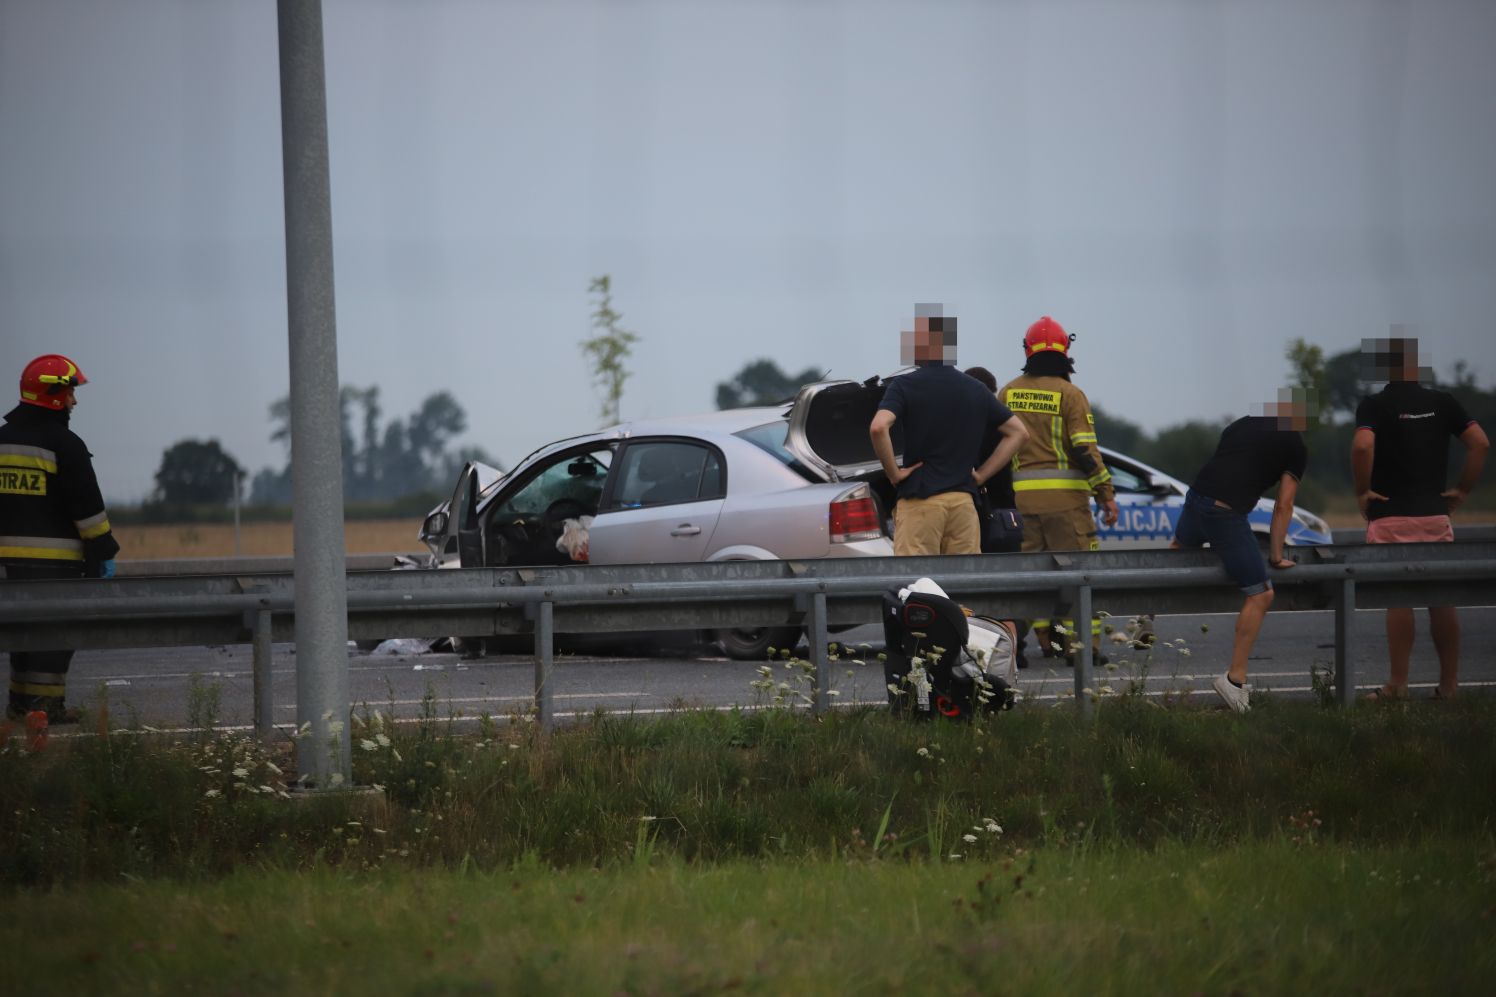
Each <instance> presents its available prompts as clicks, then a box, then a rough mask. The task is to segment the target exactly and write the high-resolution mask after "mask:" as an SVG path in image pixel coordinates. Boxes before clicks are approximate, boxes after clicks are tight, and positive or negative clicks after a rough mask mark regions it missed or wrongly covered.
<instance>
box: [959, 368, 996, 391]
mask: <svg viewBox="0 0 1496 997" xmlns="http://www.w3.org/2000/svg"><path fill="white" fill-rule="evenodd" d="M966 373H967V376H969V377H974V378H976V379H977V380H978V381H981V382H982V383H983V384H984V385H986V386H987V390H988V391H996V390H997V378H995V377H993V376H992V371H990V370H988V369H987V368H986V367H968V368H966Z"/></svg>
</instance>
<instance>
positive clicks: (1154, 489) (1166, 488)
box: [1148, 481, 1175, 498]
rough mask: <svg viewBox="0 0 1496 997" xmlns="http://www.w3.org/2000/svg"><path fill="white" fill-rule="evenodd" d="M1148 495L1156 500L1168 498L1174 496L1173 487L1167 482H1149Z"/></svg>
mask: <svg viewBox="0 0 1496 997" xmlns="http://www.w3.org/2000/svg"><path fill="white" fill-rule="evenodd" d="M1148 494H1149V495H1152V496H1154V497H1156V498H1169V497H1171V496H1173V495H1174V494H1175V491H1174V486H1173V485H1171V484H1169V483H1168V482H1167V481H1150V482H1148Z"/></svg>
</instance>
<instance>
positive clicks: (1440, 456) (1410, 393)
mask: <svg viewBox="0 0 1496 997" xmlns="http://www.w3.org/2000/svg"><path fill="white" fill-rule="evenodd" d="M1473 421H1474V420H1473V419H1471V418H1470V413H1468V412H1466V411H1465V406H1463V405H1461V404H1460V401H1459V399H1457V398H1455V397H1454V395H1451V394H1449V393H1448V392H1447V391H1435V390H1434V389H1433V388H1425V387H1424V386H1423V385H1421V384H1418V383H1416V382H1414V381H1394V382H1392V383H1391V384H1389V385H1387V386H1386V387H1385V388H1383V389H1382V390H1381V391H1379V392H1377V393H1376V394H1374V395H1370V396H1368V397H1366V398H1363V399H1362V400H1361V404H1360V405H1358V406H1356V429H1357V430H1362V429H1369V430H1371V431H1372V432H1373V433H1375V434H1376V438H1377V442H1376V456H1375V458H1374V459H1373V461H1372V464H1371V490H1372V491H1374V492H1378V493H1380V494H1382V495H1385V496H1387V501H1385V502H1372V503H1371V505H1370V506H1369V507H1368V508H1367V510H1366V514H1367V517H1368V518H1370V519H1381V518H1382V517H1383V516H1442V515H1445V514H1446V513H1448V512H1449V506H1448V504H1447V503H1446V502H1445V500H1444V499H1443V498H1442V497H1441V493H1442V492H1443V491H1444V489H1445V487H1446V484H1445V482H1446V481H1447V480H1448V476H1449V438H1450V437H1451V436H1459V435H1460V434H1461V433H1463V432H1464V431H1465V430H1466V428H1468V427H1469V425H1470V423H1471V422H1473Z"/></svg>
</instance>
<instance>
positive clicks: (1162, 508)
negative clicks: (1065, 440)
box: [1093, 447, 1331, 549]
mask: <svg viewBox="0 0 1496 997" xmlns="http://www.w3.org/2000/svg"><path fill="white" fill-rule="evenodd" d="M1099 449H1100V450H1101V457H1102V459H1103V460H1105V461H1106V467H1107V470H1109V471H1111V472H1112V486H1113V487H1114V488H1115V489H1116V492H1117V522H1116V524H1115V525H1113V526H1107V525H1106V524H1105V523H1103V522H1102V521H1101V510H1100V509H1096V508H1094V506H1093V511H1094V512H1095V514H1096V537H1097V539H1098V540H1099V541H1100V542H1101V546H1102V549H1107V548H1113V549H1115V548H1118V547H1167V546H1169V542H1170V541H1171V540H1173V539H1174V527H1175V526H1176V525H1177V524H1178V522H1179V514H1180V512H1181V511H1182V510H1183V509H1184V495H1185V492H1187V491H1189V486H1188V485H1186V484H1185V483H1184V482H1182V481H1180V480H1179V479H1178V478H1174V477H1171V476H1169V475H1167V474H1165V473H1164V472H1163V471H1160V470H1158V469H1157V468H1154V467H1149V466H1148V465H1147V464H1144V463H1143V462H1142V461H1139V460H1135V459H1133V458H1132V457H1127V456H1124V455H1123V454H1119V453H1117V452H1116V451H1115V450H1108V449H1107V448H1106V447H1101V448H1099ZM1247 522H1249V523H1250V524H1251V526H1252V532H1253V533H1256V534H1257V538H1258V540H1259V541H1260V542H1261V543H1262V545H1263V546H1264V547H1266V546H1267V539H1268V530H1269V529H1270V528H1271V526H1272V522H1273V503H1272V500H1270V499H1261V500H1259V501H1258V503H1257V508H1255V509H1253V510H1252V512H1251V513H1250V514H1249V515H1248V516H1247ZM1330 542H1331V539H1330V527H1329V524H1328V523H1326V522H1325V521H1324V520H1323V519H1320V518H1319V517H1318V516H1316V515H1314V513H1312V512H1309V511H1308V510H1306V509H1301V508H1299V507H1298V506H1294V507H1293V518H1292V519H1290V520H1289V522H1288V537H1287V539H1286V541H1285V543H1287V544H1288V545H1289V546H1305V545H1312V544H1327V543H1330Z"/></svg>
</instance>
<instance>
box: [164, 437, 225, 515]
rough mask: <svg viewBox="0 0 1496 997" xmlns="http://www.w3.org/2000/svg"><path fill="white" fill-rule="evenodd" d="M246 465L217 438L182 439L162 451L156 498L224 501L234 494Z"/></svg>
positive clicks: (184, 502)
mask: <svg viewBox="0 0 1496 997" xmlns="http://www.w3.org/2000/svg"><path fill="white" fill-rule="evenodd" d="M243 474H244V469H243V468H242V467H240V466H239V462H238V461H236V460H235V459H234V458H233V457H231V456H229V454H228V453H226V452H225V451H224V449H223V447H222V445H220V444H219V442H218V441H217V440H179V441H178V442H176V443H173V444H172V445H171V446H170V447H167V449H166V452H165V453H163V454H162V455H161V466H160V468H158V469H157V471H156V491H155V495H154V497H153V498H154V501H155V502H156V503H157V504H161V505H179V506H180V505H222V504H225V503H227V502H230V501H232V500H233V498H234V493H235V491H236V489H237V488H238V487H239V481H240V479H241V477H242V476H243Z"/></svg>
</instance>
